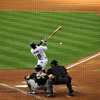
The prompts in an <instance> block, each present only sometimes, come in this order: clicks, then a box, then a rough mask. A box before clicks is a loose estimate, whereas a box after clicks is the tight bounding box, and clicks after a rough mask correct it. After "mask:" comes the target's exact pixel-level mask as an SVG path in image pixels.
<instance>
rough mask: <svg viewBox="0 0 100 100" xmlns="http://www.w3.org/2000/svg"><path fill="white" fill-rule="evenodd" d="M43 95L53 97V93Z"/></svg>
mask: <svg viewBox="0 0 100 100" xmlns="http://www.w3.org/2000/svg"><path fill="white" fill-rule="evenodd" d="M45 97H47V98H53V97H54V95H53V94H46V95H45Z"/></svg>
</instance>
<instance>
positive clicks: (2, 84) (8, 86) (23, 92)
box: [0, 83, 42, 99]
mask: <svg viewBox="0 0 100 100" xmlns="http://www.w3.org/2000/svg"><path fill="white" fill-rule="evenodd" d="M0 85H1V86H4V87H6V88H9V89H13V90H16V91H18V92H20V93H22V94H26V95H29V94H28V93H27V92H25V91H23V90H21V89H19V88H15V87H13V86H10V85H7V84H5V83H0ZM31 96H34V97H35V98H38V99H42V97H40V96H37V95H31Z"/></svg>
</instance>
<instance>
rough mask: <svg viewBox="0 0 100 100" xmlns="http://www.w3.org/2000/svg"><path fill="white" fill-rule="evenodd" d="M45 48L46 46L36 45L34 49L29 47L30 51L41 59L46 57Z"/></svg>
mask: <svg viewBox="0 0 100 100" xmlns="http://www.w3.org/2000/svg"><path fill="white" fill-rule="evenodd" d="M45 50H47V47H46V46H36V48H35V49H31V53H32V54H33V55H34V56H35V57H36V58H37V59H38V60H43V59H45V58H46V54H45V52H44V51H45Z"/></svg>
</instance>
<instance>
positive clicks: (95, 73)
mask: <svg viewBox="0 0 100 100" xmlns="http://www.w3.org/2000/svg"><path fill="white" fill-rule="evenodd" d="M95 55H97V56H95ZM90 58H91V59H90ZM85 59H88V60H85ZM84 60H85V61H84ZM99 60H100V52H99V55H98V54H97V53H96V54H93V55H90V56H88V57H86V58H84V59H81V60H79V61H77V62H74V63H73V64H76V63H78V64H77V65H76V66H74V67H73V68H70V69H69V71H70V73H71V76H72V78H73V80H72V84H73V88H74V91H75V96H74V97H70V96H65V95H66V94H69V92H68V89H67V88H66V86H65V85H55V86H54V91H55V96H56V97H55V98H53V100H56V99H57V100H62V99H63V100H66V99H68V100H100V61H99ZM82 61H84V62H82ZM80 62H82V63H80ZM32 72H33V70H32V69H17V70H0V99H1V100H33V99H36V100H40V99H42V100H45V99H47V98H46V97H45V96H44V94H45V92H44V91H43V90H38V91H37V94H34V95H27V91H28V88H27V87H26V88H24V87H16V85H26V84H25V83H23V82H24V81H25V80H24V78H23V76H25V75H26V74H30V73H32Z"/></svg>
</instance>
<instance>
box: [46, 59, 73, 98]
mask: <svg viewBox="0 0 100 100" xmlns="http://www.w3.org/2000/svg"><path fill="white" fill-rule="evenodd" d="M50 65H51V68H50V69H48V71H47V74H48V75H51V74H52V75H53V76H54V78H53V79H48V80H47V91H46V97H54V95H53V84H55V85H58V84H66V85H67V87H68V90H69V92H70V96H74V91H73V89H72V85H71V77H70V76H69V75H68V72H67V69H65V67H64V66H59V65H58V62H57V61H56V60H52V61H51V63H50Z"/></svg>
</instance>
